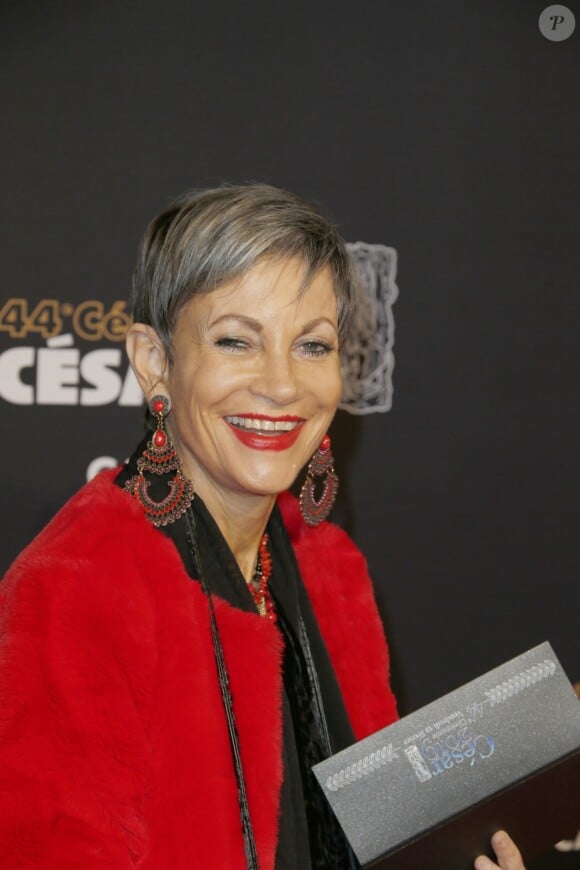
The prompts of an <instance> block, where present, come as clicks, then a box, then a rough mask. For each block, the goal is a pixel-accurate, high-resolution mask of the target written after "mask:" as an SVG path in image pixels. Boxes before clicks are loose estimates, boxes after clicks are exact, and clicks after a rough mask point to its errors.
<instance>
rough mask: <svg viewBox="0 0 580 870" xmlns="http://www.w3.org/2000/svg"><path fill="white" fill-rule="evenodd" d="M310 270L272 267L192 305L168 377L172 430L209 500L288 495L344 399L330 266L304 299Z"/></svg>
mask: <svg viewBox="0 0 580 870" xmlns="http://www.w3.org/2000/svg"><path fill="white" fill-rule="evenodd" d="M302 275H303V264H302V263H301V261H299V260H295V259H282V260H280V259H277V260H264V261H262V262H261V263H258V264H257V265H256V266H255V267H254V268H253V269H251V270H250V271H249V272H247V273H246V274H245V275H244V276H243V277H242V278H240V279H236V280H234V281H232V282H228V283H226V284H223V285H221V286H220V287H218V288H217V289H216V290H214V291H212V292H210V293H207V294H205V295H203V296H197V297H195V298H194V299H192V300H191V301H190V302H189V303H188V304H187V305H186V306H185V307H184V309H183V310H182V311H181V313H180V314H179V316H178V319H177V325H176V328H175V331H174V335H173V349H174V350H173V364H172V366H171V367H168V370H167V373H166V376H165V378H164V380H163V383H164V386H165V387H166V390H167V392H168V394H169V396H170V398H171V402H172V411H171V414H170V416H169V418H168V428H169V431H170V434H171V436H172V438H173V440H174V443H175V445H176V448H177V451H178V453H179V455H180V457H181V459H182V461H183V466H184V472H185V474H186V476H187V477H189V478H190V480H192V481H193V483H194V486H195V488H196V490H197V492H198V493H199V494H200V496H201V497H202V498H203V499H204V501H206V502H207V501H209V502H210V503H211V502H212V501H213V500H214V499H215V498H216V497H217V498H219V499H222V500H225V502H226V503H227V501H228V500H229V499H232V498H236V497H237V496H238V495H246V494H252V495H260V496H265V495H270V496H273V495H275V494H277V493H278V492H281V491H282V490H285V489H287V488H288V487H289V486H290V485H291V484H292V482H293V481H294V479H295V478H296V476H297V474H298V472H299V471H300V469H301V468H302V467H303V466H304V465H305V464H306V462H308V460H309V459H310V457H311V456H312V454H313V453H314V452H315V450H316V449H317V447H318V445H319V444H320V441H321V440H322V438H323V437H324V435H325V433H326V431H327V429H328V426H329V425H330V422H331V420H332V418H333V416H334V412H335V410H336V406H337V404H338V401H339V399H340V395H341V386H342V385H341V378H340V365H339V354H338V326H337V310H336V296H335V292H334V285H333V281H332V275H331V272H330V269H329V268H328V267H326V268H324V269H322V270H321V271H320V272H319V273H318V274H317V275H315V277H314V279H313V280H312V282H311V284H310V286H309V287H308V289H307V290H306V291H305V292H303V293H301V289H300V288H301V280H302Z"/></svg>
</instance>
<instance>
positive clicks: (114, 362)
mask: <svg viewBox="0 0 580 870" xmlns="http://www.w3.org/2000/svg"><path fill="white" fill-rule="evenodd" d="M72 344H73V337H72V335H59V336H57V337H55V338H52V339H49V340H48V341H47V347H41V348H36V347H26V346H25V347H12V348H9V349H8V350H5V351H4V352H3V353H0V398H2V399H4V401H6V402H11V403H12V404H14V405H84V406H96V405H110V404H111V403H113V402H117V403H118V404H119V405H123V406H137V405H141V404H142V402H143V395H142V393H141V389H140V387H139V385H138V383H137V381H136V379H135V375H134V374H133V370H132V369H131V367H130V366H128V368H127V370H126V373H125V374H124V375H123V374H121V372H120V369H121V366H122V365H123V363H124V355H123V352H122V351H121V349H120V348H101V349H99V350H92V351H89V353H86V354H84V356H81V352H80V350H79V348H78V347H73V346H72ZM29 370H30V371H29Z"/></svg>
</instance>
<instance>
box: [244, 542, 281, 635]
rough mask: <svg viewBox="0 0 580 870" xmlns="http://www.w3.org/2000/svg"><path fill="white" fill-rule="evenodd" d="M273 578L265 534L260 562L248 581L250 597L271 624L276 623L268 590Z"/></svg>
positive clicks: (259, 549)
mask: <svg viewBox="0 0 580 870" xmlns="http://www.w3.org/2000/svg"><path fill="white" fill-rule="evenodd" d="M271 576H272V557H271V555H270V550H269V548H268V535H267V534H264V535H263V536H262V540H261V541H260V546H259V547H258V560H257V562H256V570H255V571H254V576H253V577H252V579H251V580H250V581H248V589H249V590H250V595H251V596H252V598H253V599H254V604H255V605H256V607H257V608H258V613H259V614H260V616H265V617H266V618H267V619H269V620H270V622H276V611H275V610H274V602H273V600H272V596H271V594H270V590H269V589H268V583H269V581H270V577H271Z"/></svg>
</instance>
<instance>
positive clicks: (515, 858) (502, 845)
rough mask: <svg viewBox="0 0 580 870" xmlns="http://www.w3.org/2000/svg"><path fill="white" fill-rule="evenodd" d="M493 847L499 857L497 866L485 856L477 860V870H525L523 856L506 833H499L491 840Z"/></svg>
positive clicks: (475, 866) (475, 864) (475, 865)
mask: <svg viewBox="0 0 580 870" xmlns="http://www.w3.org/2000/svg"><path fill="white" fill-rule="evenodd" d="M491 845H492V846H493V851H494V852H495V854H496V857H497V864H494V863H493V861H491V860H490V859H489V858H486V857H485V855H480V856H479V857H478V858H476V859H475V863H474V865H473V866H474V868H475V870H497V868H498V867H499V868H501V870H525V867H524V862H523V860H522V856H521V855H520V852H519V849H518V847H517V846H516V844H515V843H514V841H513V840H512V839H511V837H508V835H507V834H506V832H505V831H497V832H496V833H495V834H494V835H493V837H492V838H491Z"/></svg>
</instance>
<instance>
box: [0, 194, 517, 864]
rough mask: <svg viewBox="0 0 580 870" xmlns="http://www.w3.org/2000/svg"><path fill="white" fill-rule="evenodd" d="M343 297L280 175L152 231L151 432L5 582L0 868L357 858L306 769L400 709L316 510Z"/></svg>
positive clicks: (358, 572)
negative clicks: (302, 475) (296, 488)
mask: <svg viewBox="0 0 580 870" xmlns="http://www.w3.org/2000/svg"><path fill="white" fill-rule="evenodd" d="M352 288H353V278H352V274H351V268H350V265H349V261H348V258H347V255H346V252H345V249H344V245H343V243H342V241H341V239H340V237H339V236H338V235H337V233H336V231H335V230H334V228H333V227H331V226H330V225H329V224H328V223H327V222H326V221H325V220H324V219H323V218H321V217H320V216H319V215H318V214H317V213H316V212H314V211H313V210H312V208H311V207H310V206H308V205H307V204H305V203H304V202H302V201H300V200H298V199H297V198H296V197H294V196H292V195H290V194H288V193H285V192H283V191H280V190H276V189H274V188H271V187H267V186H260V185H254V186H243V187H223V188H219V189H216V190H210V191H206V192H203V193H199V194H194V195H191V196H186V197H184V198H183V199H182V200H181V201H179V202H177V203H176V204H175V205H174V206H172V207H171V208H169V209H168V210H167V211H166V212H164V213H163V214H162V215H160V216H159V217H158V218H157V219H156V220H154V221H153V223H152V224H151V225H150V227H149V229H148V231H147V233H146V236H145V238H144V241H143V244H142V247H141V253H140V257H139V261H138V264H137V268H136V271H135V278H134V288H133V310H134V317H135V322H134V324H133V326H132V327H131V328H130V330H129V332H128V335H127V351H128V354H129V358H130V360H131V364H132V366H133V369H134V371H135V374H136V376H137V378H138V380H139V383H140V385H141V387H142V389H143V393H144V395H145V397H146V400H147V402H148V407H149V410H150V414H151V418H150V419H151V423H152V429H153V433H151V432H149V433H148V435H147V436H146V437H145V439H144V440H143V442H142V443H141V444H140V445H139V447H138V448H137V450H136V452H135V454H134V455H133V457H132V458H131V459H130V461H129V462H128V463H127V465H126V466H124V467H123V468H122V469H120V470H118V471H116V472H114V473H103V474H101V475H100V476H99V477H98V478H97V479H96V480H95V481H93V482H91V483H90V484H88V485H87V486H86V487H84V488H83V489H82V490H81V491H80V492H79V493H78V494H77V495H76V496H75V497H74V498H73V499H72V500H71V501H70V502H69V503H68V504H67V505H65V507H64V508H63V509H62V510H61V511H60V512H59V514H58V515H57V516H56V517H55V518H54V520H53V521H52V523H50V524H49V526H48V527H47V528H46V529H45V530H44V531H43V532H42V533H41V534H40V535H39V536H38V538H37V539H36V540H35V541H34V542H33V543H32V544H31V545H30V546H29V547H28V548H27V550H25V551H24V553H23V554H22V555H21V556H20V558H19V559H18V560H17V561H16V563H15V564H14V566H13V567H12V569H11V571H10V572H9V574H8V575H7V577H6V579H5V580H4V582H3V584H2V587H1V591H2V611H1V612H2V617H1V619H2V623H1V624H2V659H1V661H2V671H1V673H2V676H1V678H0V679H1V683H0V686H1V693H2V701H1V709H2V716H1V722H0V728H1V734H0V746H1V747H2V748H1V749H0V753H1V754H2V759H1V763H0V769H1V770H2V774H1V775H2V779H3V783H2V794H1V796H0V810H1V812H0V828H1V834H0V855H1V857H2V867H3V868H8V867H26V866H30V867H58V868H61V870H62V868H80V867H83V868H84V867H90V868H92V867H99V868H100V867H103V868H104V867H111V868H113V867H114V868H124V867H141V868H154V870H163V868H167V870H169V868H171V870H179V868H191V867H200V868H241V867H246V866H250V867H257V866H259V867H260V868H273V867H275V868H277V870H280V868H300V870H305V868H308V867H313V868H314V867H324V868H327V867H338V868H342V867H345V868H348V867H350V866H356V865H355V862H354V859H353V857H352V854H351V852H350V849H349V847H348V845H347V843H346V842H345V840H344V838H343V835H342V834H341V831H340V829H339V828H338V826H337V824H336V823H335V822H334V820H333V817H332V815H331V813H330V812H329V811H328V809H327V807H326V805H325V803H324V800H323V799H322V797H321V795H320V793H319V792H318V791H317V788H316V786H315V784H314V781H313V778H312V774H311V773H310V767H311V765H312V764H314V763H315V762H316V761H319V760H321V759H322V758H324V757H326V756H328V755H329V754H330V753H332V752H336V751H338V750H340V749H341V748H343V747H345V746H346V745H348V744H349V743H350V742H352V741H353V740H354V739H360V738H362V737H364V736H366V735H367V734H369V733H372V732H373V731H375V730H377V729H378V728H381V727H383V726H385V725H386V724H388V723H389V722H391V721H393V719H394V718H395V717H396V709H395V702H394V699H393V696H392V694H391V691H390V688H389V685H388V655H387V649H386V646H385V643H384V638H383V634H382V629H381V625H380V621H379V618H378V615H377V611H376V607H375V604H374V600H373V595H372V590H371V586H370V583H369V580H368V577H367V575H366V569H365V563H364V560H363V558H362V556H361V554H360V553H359V552H358V551H357V550H356V548H355V547H354V545H353V544H352V542H351V541H350V540H349V539H348V538H347V536H346V535H345V534H344V533H343V532H341V531H340V530H339V529H337V528H336V527H334V526H332V525H330V524H328V523H325V522H321V520H323V519H324V516H325V514H326V513H327V512H328V510H329V509H330V507H331V506H332V502H333V500H334V495H335V487H336V476H335V475H334V471H333V468H332V458H331V453H330V445H329V439H328V436H327V430H328V427H329V425H330V423H331V420H332V418H333V415H334V412H335V410H336V406H337V403H338V400H339V397H340V392H341V381H340V368H339V345H340V341H341V339H342V337H343V335H344V332H345V330H346V329H347V327H348V323H349V319H350V311H351V307H352ZM307 463H310V464H309V466H308V472H307V476H306V482H305V484H304V486H303V489H302V495H301V499H300V504H298V503H297V502H296V500H294V499H293V498H292V497H291V496H289V495H288V494H286V491H287V489H288V487H289V486H290V485H291V484H292V483H293V482H294V480H295V478H296V476H297V475H298V473H299V471H300V470H301V469H302V468H303V466H305V465H306V464H307ZM316 483H319V488H317V489H315V484H316ZM319 489H321V490H322V494H321V495H320V496H318V495H317V494H316V493H317V492H318V491H319ZM369 662H372V668H369ZM496 845H497V848H496V852H497V855H498V860H499V861H500V866H501V867H503V868H505V870H519V868H521V867H522V865H521V859H520V858H519V854H518V853H517V851H515V852H514V853H513V854H511V852H512V851H513V850H515V847H514V846H513V844H512V843H511V841H510V840H509V838H504V843H503V845H502V844H501V843H499V844H496ZM487 860H488V859H483V858H481V859H478V862H479V863H478V864H477V866H478V868H482V870H483V868H485V867H486V866H487V867H495V866H497V865H495V864H493V863H492V862H489V863H488V864H486V863H485V861H487Z"/></svg>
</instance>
